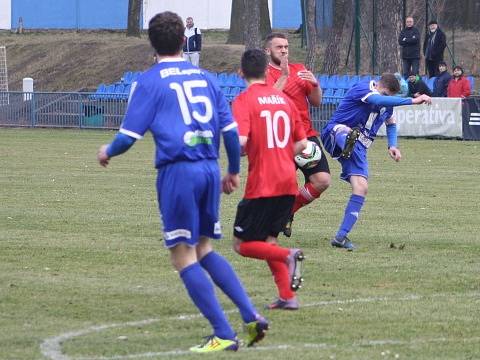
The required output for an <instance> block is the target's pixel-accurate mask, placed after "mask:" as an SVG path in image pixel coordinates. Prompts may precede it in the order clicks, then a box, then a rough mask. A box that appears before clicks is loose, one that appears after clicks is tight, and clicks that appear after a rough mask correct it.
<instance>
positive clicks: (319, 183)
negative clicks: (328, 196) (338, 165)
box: [309, 172, 332, 194]
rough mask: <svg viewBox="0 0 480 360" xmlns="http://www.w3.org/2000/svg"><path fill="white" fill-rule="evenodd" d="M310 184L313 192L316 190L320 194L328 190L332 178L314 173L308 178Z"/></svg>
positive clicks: (328, 175) (324, 174) (327, 174)
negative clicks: (313, 189)
mask: <svg viewBox="0 0 480 360" xmlns="http://www.w3.org/2000/svg"><path fill="white" fill-rule="evenodd" d="M309 180H310V182H311V183H312V185H313V187H314V188H315V190H317V191H318V192H319V193H320V194H321V193H322V192H324V191H325V190H327V189H328V187H329V186H330V183H331V181H332V178H331V176H330V174H329V173H325V172H321V173H316V174H313V175H312V176H310V178H309Z"/></svg>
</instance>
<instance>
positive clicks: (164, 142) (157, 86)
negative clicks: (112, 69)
mask: <svg viewBox="0 0 480 360" xmlns="http://www.w3.org/2000/svg"><path fill="white" fill-rule="evenodd" d="M234 127H236V123H235V122H234V121H233V119H232V115H231V112H230V107H229V105H228V103H227V101H226V99H225V96H224V95H223V93H222V92H221V90H220V89H219V87H218V86H217V85H216V83H215V82H214V80H212V79H211V78H210V76H209V75H207V74H206V72H205V71H204V70H201V69H199V68H197V67H195V66H193V65H192V64H191V63H190V62H187V61H184V60H183V59H180V58H169V59H164V60H162V61H160V62H159V63H158V64H156V65H154V66H153V67H152V68H150V69H149V70H148V71H146V72H145V73H143V74H142V75H141V76H140V77H139V79H138V81H137V84H136V87H135V90H134V91H133V93H132V96H131V99H130V102H129V104H128V109H127V113H126V115H125V118H124V120H123V123H122V125H121V128H120V130H119V131H120V132H121V133H124V134H126V135H129V136H131V137H134V138H136V139H141V138H142V137H143V135H144V134H145V133H146V132H147V131H148V130H150V132H151V133H152V135H153V139H154V141H155V145H156V151H155V167H156V168H160V167H161V166H163V165H166V164H169V163H172V162H177V161H199V160H203V159H217V158H218V149H219V144H220V132H221V131H228V130H230V129H232V128H234Z"/></svg>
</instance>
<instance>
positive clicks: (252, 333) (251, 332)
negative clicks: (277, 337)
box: [245, 316, 268, 346]
mask: <svg viewBox="0 0 480 360" xmlns="http://www.w3.org/2000/svg"><path fill="white" fill-rule="evenodd" d="M245 330H246V332H247V346H253V345H254V344H256V343H257V342H259V341H260V340H262V339H263V338H264V337H265V335H266V333H267V330H268V321H267V320H266V319H265V318H263V317H261V316H259V317H258V318H257V320H255V321H252V322H249V323H248V324H246V325H245Z"/></svg>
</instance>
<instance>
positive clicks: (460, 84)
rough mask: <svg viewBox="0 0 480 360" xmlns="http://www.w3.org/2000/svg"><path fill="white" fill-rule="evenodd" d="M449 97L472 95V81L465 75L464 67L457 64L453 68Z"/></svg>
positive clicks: (448, 91)
mask: <svg viewBox="0 0 480 360" xmlns="http://www.w3.org/2000/svg"><path fill="white" fill-rule="evenodd" d="M447 95H448V97H459V98H463V99H464V98H467V97H469V96H470V82H469V81H468V79H467V78H466V77H465V76H463V68H462V67H461V66H455V67H454V68H453V76H452V79H451V80H450V82H449V83H448V89H447Z"/></svg>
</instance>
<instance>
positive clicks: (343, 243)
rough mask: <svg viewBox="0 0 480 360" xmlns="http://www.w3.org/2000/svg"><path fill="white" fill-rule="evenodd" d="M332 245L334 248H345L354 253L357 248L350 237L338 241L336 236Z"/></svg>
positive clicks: (331, 242)
mask: <svg viewBox="0 0 480 360" xmlns="http://www.w3.org/2000/svg"><path fill="white" fill-rule="evenodd" d="M330 244H331V245H332V246H333V247H338V248H344V249H347V250H348V251H353V250H355V249H356V248H357V247H356V246H355V244H353V243H352V242H351V241H350V239H349V238H348V237H346V236H345V237H344V238H343V239H338V238H337V237H336V236H335V237H334V238H333V239H332V241H330Z"/></svg>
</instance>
